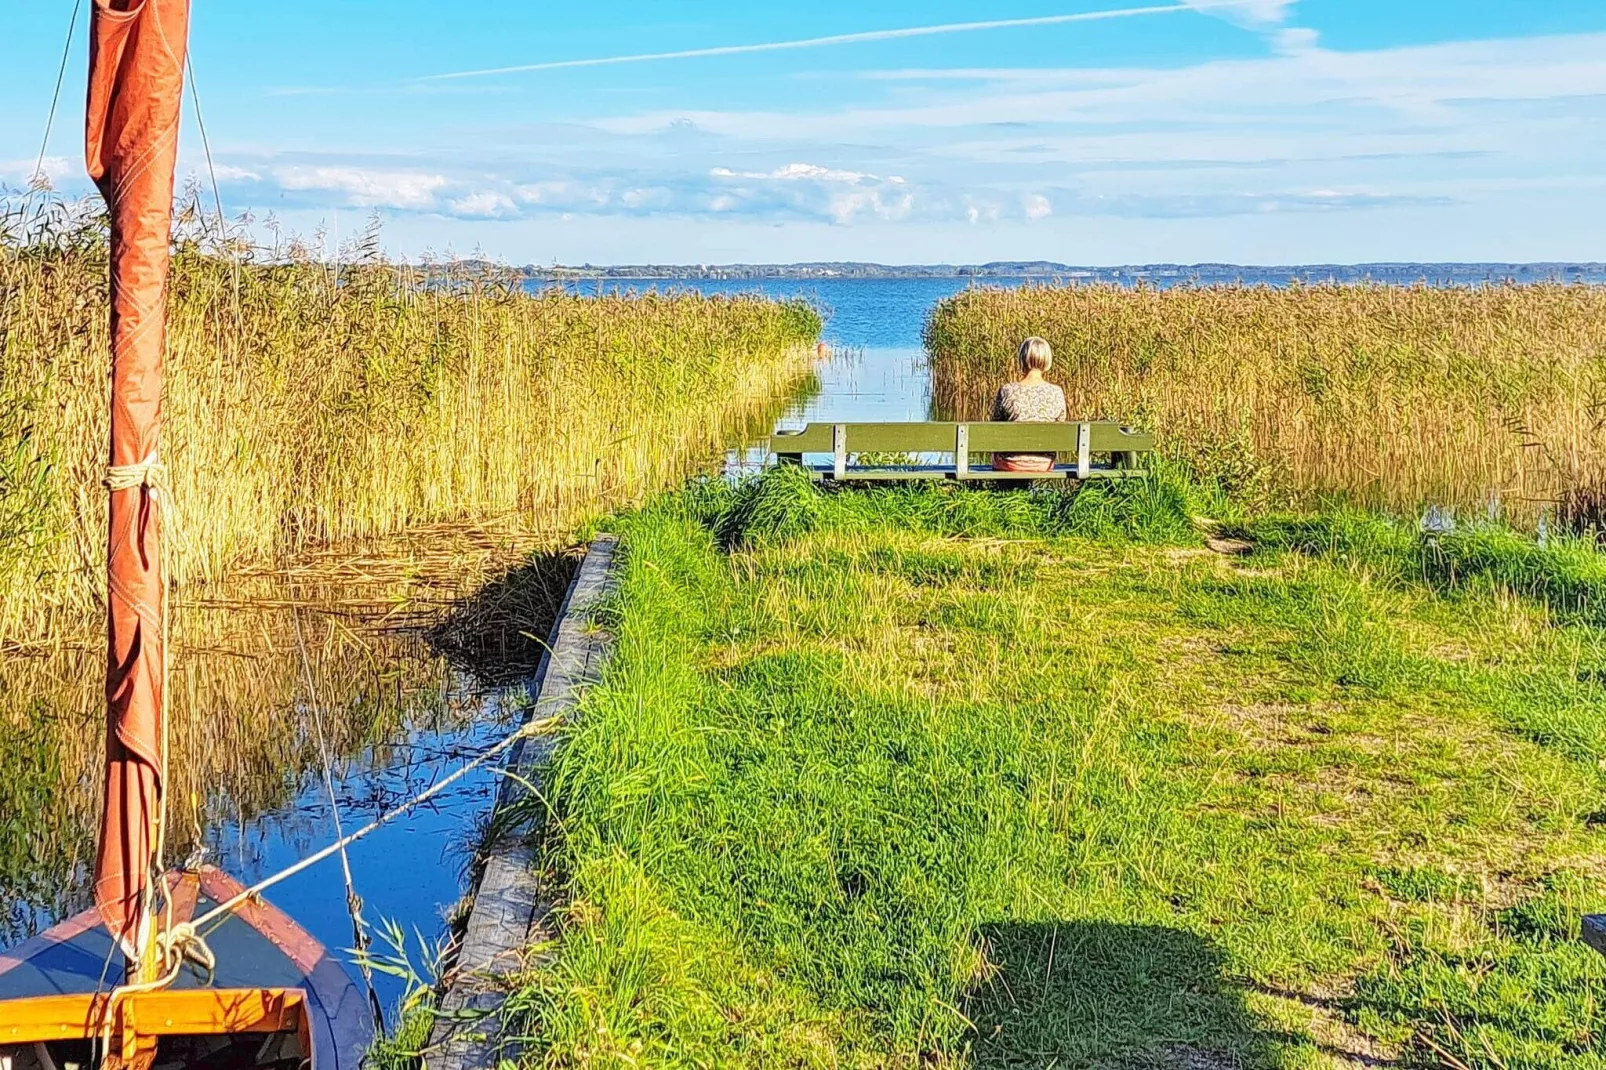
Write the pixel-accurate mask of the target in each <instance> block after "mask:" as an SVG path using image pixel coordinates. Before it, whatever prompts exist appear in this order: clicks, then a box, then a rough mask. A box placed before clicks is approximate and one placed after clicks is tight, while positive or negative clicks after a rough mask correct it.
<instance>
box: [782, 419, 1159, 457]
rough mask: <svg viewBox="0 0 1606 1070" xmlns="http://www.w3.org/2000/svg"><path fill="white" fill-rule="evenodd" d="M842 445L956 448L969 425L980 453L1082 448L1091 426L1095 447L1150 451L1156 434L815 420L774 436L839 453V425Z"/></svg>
mask: <svg viewBox="0 0 1606 1070" xmlns="http://www.w3.org/2000/svg"><path fill="white" fill-rule="evenodd" d="M839 427H840V428H841V429H842V431H841V434H842V437H843V440H844V441H843V443H842V447H843V448H844V449H845V450H848V451H850V452H853V453H868V452H877V453H882V452H885V453H953V452H955V450H956V449H957V447H958V443H959V442H960V441H961V438H960V429H961V428H964V430H965V432H966V434H965V442H966V447H967V448H968V449H969V450H971V451H973V452H976V453H991V452H994V451H997V452H1004V453H1008V452H1016V453H1071V454H1074V453H1077V452H1078V451H1079V450H1080V449H1081V448H1082V437H1081V436H1082V428H1083V427H1086V428H1087V444H1086V449H1087V450H1088V452H1090V453H1147V452H1149V451H1151V450H1153V449H1154V435H1152V434H1150V433H1149V432H1147V431H1136V430H1133V429H1132V428H1130V427H1123V426H1121V425H1120V424H1118V423H1115V422H1114V421H1109V420H1097V421H1085V422H1073V423H981V422H978V423H964V424H960V423H941V422H925V423H843V424H824V423H811V424H809V425H808V426H807V427H805V428H803V430H801V431H777V432H775V434H774V435H773V436H772V437H771V439H770V448H771V449H773V450H774V451H775V452H776V453H780V454H793V453H834V452H836V450H837V442H836V438H835V436H836V434H837V432H836V428H839Z"/></svg>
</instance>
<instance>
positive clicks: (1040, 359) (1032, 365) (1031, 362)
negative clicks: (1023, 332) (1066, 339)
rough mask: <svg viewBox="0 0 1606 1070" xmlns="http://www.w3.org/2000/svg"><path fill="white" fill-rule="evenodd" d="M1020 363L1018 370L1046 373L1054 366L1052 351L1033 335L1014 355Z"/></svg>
mask: <svg viewBox="0 0 1606 1070" xmlns="http://www.w3.org/2000/svg"><path fill="white" fill-rule="evenodd" d="M1015 359H1016V360H1018V361H1020V370H1021V373H1022V374H1024V373H1026V372H1031V371H1038V372H1046V371H1048V369H1050V368H1052V367H1053V366H1054V351H1053V350H1052V349H1050V348H1048V342H1046V341H1045V340H1043V339H1041V338H1039V337H1037V336H1036V335H1035V334H1034V335H1032V336H1031V337H1030V338H1028V339H1026V341H1024V342H1022V343H1021V344H1020V351H1019V352H1018V353H1016V354H1015Z"/></svg>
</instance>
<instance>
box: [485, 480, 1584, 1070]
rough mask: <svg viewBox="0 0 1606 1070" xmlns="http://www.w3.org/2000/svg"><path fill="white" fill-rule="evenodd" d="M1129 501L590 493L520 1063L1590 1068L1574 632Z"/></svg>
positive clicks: (1363, 559) (1480, 596)
mask: <svg viewBox="0 0 1606 1070" xmlns="http://www.w3.org/2000/svg"><path fill="white" fill-rule="evenodd" d="M771 482H772V483H774V482H775V481H771ZM1139 493H1140V495H1147V497H1146V498H1144V500H1138V501H1122V500H1113V499H1112V500H1102V501H1101V500H1099V499H1097V498H1096V497H1095V496H1091V495H1089V496H1084V498H1083V499H1081V500H1078V501H1077V502H1074V503H1070V504H1067V502H1068V499H1065V498H1063V497H1060V496H1058V495H1053V496H1032V495H1027V494H1012V495H993V496H988V495H985V494H958V495H941V494H931V493H916V494H905V495H900V494H898V493H896V492H893V493H890V494H888V495H883V496H880V497H875V498H866V497H855V496H846V495H844V496H840V497H830V496H823V495H818V494H817V493H815V492H812V491H805V490H802V489H801V488H796V487H786V486H779V485H776V486H769V487H758V488H747V489H745V490H739V491H735V492H725V491H720V490H718V489H717V488H716V489H709V488H705V489H703V490H701V491H697V492H691V493H688V494H684V495H680V496H678V497H675V498H672V499H669V500H667V501H666V502H664V503H662V504H660V505H658V506H655V507H654V508H651V509H649V510H647V511H646V512H644V513H641V514H638V515H636V516H634V517H631V518H628V519H627V520H626V521H625V522H624V524H623V528H624V535H625V543H624V545H625V551H626V553H625V561H626V566H625V574H624V577H623V587H622V592H621V596H620V600H619V602H618V605H617V606H616V607H615V616H616V619H615V620H614V622H613V626H614V627H615V629H616V631H617V636H618V642H619V645H618V652H617V655H616V657H615V660H614V662H613V663H612V666H611V668H610V671H609V674H608V677H607V679H606V681H605V683H604V686H603V687H601V688H600V689H598V690H597V691H595V692H594V693H593V694H592V696H591V697H590V700H589V703H588V710H587V714H586V718H585V720H584V721H583V722H582V724H581V726H580V727H579V728H578V729H577V731H576V733H575V735H574V736H573V738H571V739H570V741H569V742H568V744H567V746H566V748H565V749H564V750H563V751H562V752H561V757H560V759H559V761H558V764H557V767H556V768H555V769H554V771H553V772H554V785H555V787H554V791H555V798H554V805H555V807H556V812H555V814H554V815H553V818H554V819H553V820H552V821H551V822H550V828H551V829H552V849H553V851H554V852H555V855H554V857H555V858H556V859H557V860H558V862H559V864H560V866H561V867H562V869H563V871H564V872H565V873H566V874H567V879H568V880H569V881H570V891H571V895H572V901H573V905H572V908H571V911H570V917H569V918H568V923H567V926H566V929H565V935H564V936H563V938H562V943H561V946H560V947H559V948H558V949H557V952H558V953H557V955H556V956H555V957H554V958H553V959H552V964H551V965H549V966H547V967H545V968H543V969H541V970H538V971H536V972H534V973H533V974H532V975H531V977H530V978H529V979H528V985H527V987H526V988H525V989H524V990H523V991H522V992H521V993H519V995H518V997H517V999H516V1000H515V1006H516V1009H517V1013H518V1015H519V1016H520V1018H521V1022H522V1025H523V1027H524V1029H525V1031H526V1032H527V1033H529V1034H530V1035H531V1036H533V1037H535V1038H537V1039H536V1041H535V1043H534V1047H533V1049H532V1053H531V1056H530V1057H531V1058H542V1059H545V1060H546V1061H547V1062H549V1063H552V1064H555V1065H573V1064H587V1065H592V1064H596V1065H655V1066H660V1065H674V1066H680V1065H684V1066H694V1065H707V1066H730V1065H778V1066H779V1065H787V1066H790V1065H800V1066H801V1065H814V1066H888V1065H895V1066H898V1065H902V1066H916V1065H931V1064H935V1065H978V1066H1034V1067H1036V1066H1045V1067H1046V1066H1087V1065H1119V1066H1127V1065H1160V1066H1186V1067H1217V1066H1238V1065H1280V1066H1322V1065H1332V1064H1334V1063H1346V1062H1347V1063H1362V1062H1365V1063H1372V1062H1377V1061H1383V1062H1401V1063H1408V1064H1422V1065H1446V1066H1462V1065H1465V1066H1468V1067H1474V1066H1477V1067H1482V1066H1489V1067H1513V1068H1514V1067H1519V1066H1533V1067H1538V1066H1570V1067H1601V1066H1606V1006H1603V1003H1606V961H1602V960H1600V959H1599V957H1598V956H1595V955H1594V954H1593V953H1592V952H1590V951H1588V950H1587V949H1586V948H1584V947H1582V946H1581V945H1579V944H1578V943H1576V941H1575V940H1574V939H1573V937H1574V934H1575V931H1576V926H1577V920H1578V914H1579V913H1580V912H1581V911H1582V910H1583V909H1584V908H1585V907H1588V906H1593V907H1597V908H1598V907H1600V906H1601V905H1602V903H1603V899H1606V828H1603V825H1606V690H1603V689H1602V684H1601V680H1602V679H1606V676H1603V675H1602V673H1603V671H1606V646H1603V644H1602V640H1603V638H1606V636H1603V633H1602V632H1600V631H1599V630H1598V629H1597V628H1596V627H1595V626H1594V625H1593V624H1590V623H1587V622H1583V620H1582V619H1581V618H1580V611H1579V610H1578V604H1576V603H1575V604H1574V606H1573V609H1571V610H1568V611H1565V612H1564V611H1563V610H1562V609H1560V608H1558V607H1557V606H1553V605H1547V604H1546V603H1545V602H1544V601H1542V600H1539V599H1535V598H1532V597H1527V596H1525V595H1522V594H1517V593H1512V592H1511V591H1510V590H1508V589H1507V587H1506V586H1502V585H1500V584H1498V583H1495V582H1493V581H1492V580H1491V579H1490V578H1489V577H1490V576H1496V575H1497V574H1498V573H1499V569H1498V568H1495V567H1492V566H1491V567H1487V568H1486V569H1485V570H1484V574H1482V575H1481V576H1480V575H1474V576H1473V577H1472V578H1471V579H1470V580H1468V579H1467V578H1466V577H1465V576H1463V577H1462V579H1461V580H1460V581H1458V583H1457V585H1456V586H1455V588H1454V589H1443V588H1442V587H1435V586H1432V585H1429V584H1426V583H1423V582H1420V581H1419V580H1412V579H1409V578H1402V570H1401V569H1400V568H1399V567H1398V566H1399V562H1398V560H1397V559H1395V558H1390V557H1388V555H1387V554H1385V553H1384V552H1383V551H1381V550H1378V549H1376V547H1375V546H1374V548H1373V550H1372V551H1371V552H1370V553H1369V554H1363V555H1356V554H1350V555H1347V556H1346V555H1342V554H1331V553H1329V554H1321V555H1310V554H1305V553H1299V552H1295V551H1293V550H1288V549H1279V548H1276V545H1275V544H1276V543H1278V541H1279V539H1281V540H1282V541H1283V542H1285V543H1286V542H1287V539H1286V538H1283V536H1285V535H1286V533H1287V531H1288V530H1289V529H1288V528H1287V526H1286V525H1284V526H1281V527H1279V526H1278V525H1277V524H1275V523H1270V522H1268V523H1265V524H1263V525H1262V526H1261V528H1260V529H1259V532H1258V534H1259V536H1260V539H1261V543H1262V549H1261V550H1260V551H1258V552H1257V553H1255V554H1254V555H1252V556H1250V557H1247V558H1242V559H1232V558H1226V557H1222V556H1219V555H1216V554H1213V553H1211V552H1209V551H1207V550H1205V549H1202V548H1201V547H1199V546H1198V545H1197V537H1196V536H1193V535H1192V533H1191V528H1190V527H1189V526H1188V525H1187V524H1186V522H1185V521H1184V520H1183V519H1182V514H1183V507H1184V506H1185V505H1186V504H1187V503H1186V502H1182V501H1180V500H1173V499H1168V498H1167V497H1166V496H1165V494H1164V493H1161V492H1159V491H1142V492H1139ZM1400 538H1404V536H1400ZM722 541H723V542H724V543H725V544H728V545H732V546H733V547H734V549H732V550H731V551H730V552H726V551H725V550H723V549H721V542H722ZM1384 541H1385V542H1386V540H1384ZM1561 552H1562V551H1557V553H1561ZM1573 594H1574V595H1576V594H1577V591H1576V589H1575V590H1573Z"/></svg>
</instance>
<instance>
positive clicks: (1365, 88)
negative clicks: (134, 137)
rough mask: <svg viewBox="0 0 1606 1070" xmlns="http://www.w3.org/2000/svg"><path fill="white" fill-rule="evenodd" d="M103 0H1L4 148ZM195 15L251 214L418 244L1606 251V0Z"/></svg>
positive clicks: (1050, 251) (67, 111)
mask: <svg viewBox="0 0 1606 1070" xmlns="http://www.w3.org/2000/svg"><path fill="white" fill-rule="evenodd" d="M72 8H73V2H72V0H0V28H3V29H4V31H5V32H4V33H3V34H0V99H3V100H4V101H5V102H6V105H7V106H6V107H5V108H4V109H0V182H6V183H9V184H11V185H13V186H15V185H17V184H20V183H21V182H23V181H24V180H25V179H26V177H27V175H28V174H29V173H30V172H31V171H32V170H33V166H34V161H35V158H36V154H37V153H38V151H39V143H40V137H41V134H42V133H43V130H44V125H45V116H46V113H47V112H48V109H49V105H50V97H51V90H52V87H53V85H54V81H55V75H56V67H57V64H58V62H59V60H60V57H61V49H62V44H63V40H64V38H65V35H66V32H67V24H68V18H69V15H70V13H71V11H72ZM1083 16H1088V17H1083ZM998 23H1006V24H1005V25H996V24H998ZM964 24H994V25H970V26H968V27H965V28H956V27H963V26H964ZM905 31H907V32H905ZM819 38H836V40H833V41H827V42H824V43H815V44H808V45H803V46H798V47H785V48H768V49H764V50H753V51H745V50H742V49H743V46H751V45H782V44H789V43H792V44H795V43H797V42H808V41H813V40H816V39H819ZM191 48H192V56H193V61H194V66H195V72H196V77H197V79H198V82H199V90H200V99H201V106H202V109H203V111H204V114H205V118H206V126H207V132H208V134H209V135H210V138H211V144H212V149H213V155H214V159H215V163H216V165H217V171H218V177H219V181H220V185H221V186H222V193H223V199H224V204H225V208H226V210H227V211H228V212H229V214H230V215H236V214H239V213H241V212H249V213H250V215H251V217H252V218H253V219H254V220H255V223H254V226H255V227H256V228H257V229H258V230H259V231H262V230H263V228H264V227H266V226H267V224H268V222H269V220H270V219H272V220H274V221H276V222H277V223H278V224H279V225H280V226H281V228H282V229H283V230H285V231H289V232H295V233H300V234H303V235H310V234H313V233H315V232H317V231H318V230H320V229H322V230H323V231H325V232H327V233H328V234H329V235H330V238H329V241H330V243H331V244H333V242H334V241H335V236H337V235H349V234H351V233H352V232H354V231H355V230H357V229H358V228H360V227H361V226H362V225H363V223H364V222H365V220H366V219H367V217H368V216H369V215H370V214H371V213H374V212H377V213H379V215H380V216H381V217H382V219H383V221H384V227H383V236H384V240H385V243H386V245H387V246H388V248H389V250H390V251H391V252H392V253H394V254H397V255H403V256H418V255H421V254H423V253H425V252H430V253H434V254H436V255H444V254H447V253H457V254H469V253H473V252H482V253H485V254H488V255H491V256H494V257H497V258H500V259H505V260H508V261H511V262H514V263H529V262H539V263H549V262H552V261H559V262H563V263H580V262H584V261H590V262H593V263H610V262H640V261H649V260H651V261H659V262H666V261H672V262H690V263H713V262H728V261H744V260H745V261H789V260H803V259H865V260H880V261H884V262H937V261H948V262H953V261H975V260H988V259H1005V258H1010V259H1013V258H1045V259H1053V260H1061V261H1066V262H1072V263H1092V264H1117V263H1133V262H1149V261H1183V262H1197V261H1205V260H1214V261H1234V262H1244V263H1290V262H1321V261H1339V262H1355V261H1367V260H1495V259H1499V260H1539V259H1558V260H1583V259H1606V210H1603V194H1606V2H1602V0H1106V2H1102V3H1095V2H1093V0H991V2H989V3H980V2H975V0H970V2H963V0H921V2H919V3H916V2H914V0H873V2H863V0H861V2H858V3H849V2H845V0H814V2H811V3H806V4H758V3H753V2H751V0H748V2H743V3H737V2H734V0H699V2H695V3H693V2H687V0H680V2H674V0H668V2H666V0H656V2H646V0H612V2H610V3H607V4H575V3H565V4H554V3H533V2H530V0H520V2H512V0H476V2H475V3H472V4H447V3H443V2H439V0H436V2H423V0H385V2H383V3H381V2H377V0H375V2H361V3H359V2H355V0H279V2H277V3H275V4H272V5H256V4H252V5H246V4H237V3H222V2H210V3H208V2H200V3H197V5H196V11H195V18H194V27H193V32H192V39H191ZM708 49H725V50H727V51H723V52H720V53H719V54H714V55H692V56H684V55H679V56H677V55H673V54H676V53H683V52H688V51H692V52H695V51H701V50H708ZM83 53H84V47H83V29H82V25H80V28H79V33H78V36H77V38H76V40H75V42H74V45H73V49H72V56H71V62H70V65H69V68H68V72H67V81H66V88H65V89H64V91H63V100H62V107H61V111H60V114H59V115H58V117H57V120H56V124H55V127H54V131H53V133H52V136H51V138H50V142H49V145H48V146H47V148H46V152H45V157H46V170H47V172H48V173H49V174H50V175H51V176H52V178H53V180H54V181H56V182H57V184H58V185H59V186H61V187H63V188H66V189H81V188H84V187H85V185H86V184H85V182H84V180H83V178H82V163H81V159H80V157H81V149H80V142H81V136H82V135H81V126H82V106H83V105H82V98H83V91H82V85H83V62H84V56H83ZM665 53H669V54H672V55H670V56H669V57H666V58H656V59H629V57H639V56H643V55H659V54H665ZM599 60H606V61H611V62H603V63H589V62H588V63H586V64H579V65H574V64H572V61H599ZM621 60H624V61H621ZM554 64H559V66H553V65H554ZM562 64H571V65H566V66H565V65H562ZM532 67H533V68H535V69H528V68H532ZM508 68H526V69H508ZM475 72H491V73H475ZM186 121H187V123H188V126H187V127H186V138H185V142H184V151H183V158H182V160H181V164H180V169H181V172H183V173H186V174H201V173H203V172H204V170H205V163H204V159H203V157H202V155H201V151H200V150H201V143H200V138H199V137H198V136H197V134H196V131H195V126H194V115H193V112H191V113H190V114H189V115H188V116H187V120H186Z"/></svg>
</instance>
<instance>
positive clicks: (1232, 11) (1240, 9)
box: [1182, 0, 1296, 30]
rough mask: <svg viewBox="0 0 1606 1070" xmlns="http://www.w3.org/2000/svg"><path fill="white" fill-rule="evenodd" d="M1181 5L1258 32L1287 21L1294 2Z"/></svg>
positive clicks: (1231, 0)
mask: <svg viewBox="0 0 1606 1070" xmlns="http://www.w3.org/2000/svg"><path fill="white" fill-rule="evenodd" d="M1182 3H1184V4H1186V5H1187V6H1188V7H1191V8H1193V9H1194V10H1196V11H1199V12H1201V13H1202V14H1206V15H1215V16H1218V17H1220V18H1224V19H1229V20H1231V21H1232V22H1235V23H1237V24H1238V25H1240V26H1247V27H1250V28H1251V29H1257V30H1259V29H1265V28H1267V27H1271V26H1280V25H1282V23H1283V22H1285V21H1287V19H1288V16H1289V14H1290V13H1291V12H1292V11H1293V8H1294V4H1295V3H1296V0H1227V2H1222V0H1182Z"/></svg>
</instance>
